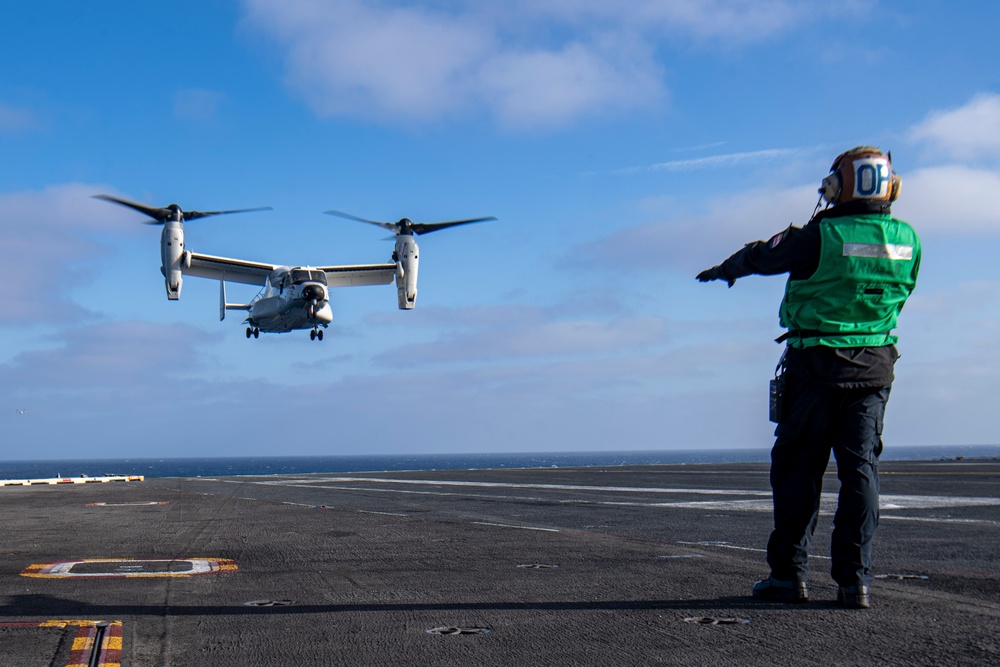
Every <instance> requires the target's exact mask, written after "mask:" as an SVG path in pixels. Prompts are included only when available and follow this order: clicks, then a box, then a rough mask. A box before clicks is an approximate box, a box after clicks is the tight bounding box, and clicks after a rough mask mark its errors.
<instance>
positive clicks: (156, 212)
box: [94, 195, 173, 222]
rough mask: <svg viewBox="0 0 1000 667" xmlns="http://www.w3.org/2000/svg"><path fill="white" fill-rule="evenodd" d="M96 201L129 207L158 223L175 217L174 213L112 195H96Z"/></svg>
mask: <svg viewBox="0 0 1000 667" xmlns="http://www.w3.org/2000/svg"><path fill="white" fill-rule="evenodd" d="M94 199H103V200H104V201H109V202H111V203H112V204H119V205H121V206H128V207H129V208H131V209H134V210H136V211H139V212H140V213H142V214H143V215H147V216H149V217H150V218H152V219H153V220H156V221H157V222H164V221H166V220H169V219H170V218H172V217H173V212H172V211H170V210H169V209H165V208H154V207H152V206H145V205H143V204H136V203H135V202H131V201H128V200H126V199H118V198H117V197H112V196H111V195H94Z"/></svg>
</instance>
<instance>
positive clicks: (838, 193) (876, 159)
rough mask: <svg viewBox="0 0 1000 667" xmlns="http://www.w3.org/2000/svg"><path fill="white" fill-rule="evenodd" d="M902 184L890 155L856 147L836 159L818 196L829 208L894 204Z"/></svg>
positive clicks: (871, 147)
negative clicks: (858, 203)
mask: <svg viewBox="0 0 1000 667" xmlns="http://www.w3.org/2000/svg"><path fill="white" fill-rule="evenodd" d="M901 186H902V181H901V180H900V178H899V176H897V175H896V174H895V173H893V171H892V154H891V153H888V154H887V153H883V152H882V151H881V150H879V149H878V148H876V147H874V146H858V147H857V148H852V149H851V150H849V151H845V152H843V153H841V154H840V155H838V156H837V159H836V160H834V161H833V164H832V165H831V166H830V173H829V175H827V177H826V178H824V179H823V183H822V185H820V188H819V193H820V195H821V196H822V197H823V199H825V200H826V201H827V203H829V204H844V203H846V202H849V201H859V200H860V201H872V202H885V203H889V202H892V201H896V199H897V198H898V197H899V190H900V187H901Z"/></svg>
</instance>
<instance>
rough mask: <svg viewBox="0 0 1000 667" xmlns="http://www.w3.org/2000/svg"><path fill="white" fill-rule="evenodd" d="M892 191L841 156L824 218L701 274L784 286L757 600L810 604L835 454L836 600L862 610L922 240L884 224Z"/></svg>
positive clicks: (886, 168)
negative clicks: (774, 278) (903, 332)
mask: <svg viewBox="0 0 1000 667" xmlns="http://www.w3.org/2000/svg"><path fill="white" fill-rule="evenodd" d="M899 188H900V180H899V177H898V176H896V175H895V174H894V173H893V171H892V161H891V155H887V154H884V153H882V151H880V150H879V149H877V148H873V147H871V146H859V147H857V148H854V149H852V150H849V151H847V152H845V153H843V154H841V155H840V156H838V157H837V159H836V160H835V161H834V163H833V166H832V167H831V168H830V173H829V175H828V176H827V177H826V178H825V179H823V183H822V186H821V188H820V190H819V192H820V195H821V199H820V202H822V201H823V200H826V202H827V208H826V209H824V210H822V211H820V212H819V213H814V215H813V218H812V219H811V220H810V221H809V222H808V223H807V224H806V225H805V226H804V227H802V228H799V227H794V226H790V227H789V228H788V229H786V230H784V231H781V232H778V233H777V234H775V235H774V236H772V237H771V239H770V240H768V241H756V242H754V243H750V244H747V245H746V246H745V247H744V248H743V249H741V250H740V251H738V252H737V253H735V254H734V255H733V256H732V257H730V258H729V259H727V260H726V261H724V262H722V264H719V265H718V266H713V267H712V268H710V269H707V270H705V271H702V272H701V273H699V274H698V280H700V281H702V282H707V281H710V280H725V281H727V282H728V283H729V286H730V287H732V285H733V283H734V282H735V281H736V279H738V278H742V277H743V276H747V275H751V274H758V275H776V274H781V273H787V274H789V276H788V282H787V285H786V287H785V295H784V298H783V299H782V302H781V307H780V310H779V320H780V323H781V326H783V327H785V328H786V329H788V331H787V332H786V333H785V334H784V335H783V336H781V338H779V339H778V342H783V341H787V346H786V349H785V352H784V354H783V356H782V360H781V362H780V363H779V367H780V368H781V369H783V371H784V372H783V374H782V375H781V379H779V380H778V382H779V383H782V382H783V386H784V389H783V391H782V396H781V400H780V403H781V407H780V414H778V415H772V420H774V421H776V422H777V427H776V428H775V432H774V434H775V441H774V447H773V449H772V450H771V489H772V495H773V501H774V530H773V531H772V533H771V537H770V539H769V540H768V544H767V562H768V565H769V566H770V568H771V572H770V575H769V576H768V578H766V579H764V580H762V581H758V582H757V583H756V584H754V586H753V597H755V598H760V599H764V600H774V601H780V602H805V601H807V600H808V599H809V589H808V586H807V579H808V574H809V564H808V553H809V544H810V542H811V540H812V536H813V532H814V530H815V528H816V521H817V517H818V515H819V506H820V492H821V491H822V485H823V474H824V471H825V470H826V467H827V464H828V463H829V460H830V452H831V451H832V452H833V455H834V457H835V458H836V461H837V477H838V478H839V479H840V496H839V498H838V503H837V512H836V515H835V516H834V520H833V536H832V543H831V556H832V559H833V565H832V570H831V574H832V575H833V579H834V580H835V581H836V582H837V584H838V585H839V591H838V594H837V600H838V601H839V602H840V604H842V605H843V606H845V607H848V608H855V609H858V608H861V609H866V608H868V607H869V606H870V600H869V587H870V585H871V580H872V569H871V568H872V541H873V539H874V537H875V529H876V527H877V525H878V499H879V483H878V457H879V454H881V452H882V418H883V415H884V413H885V405H886V402H887V401H888V399H889V390H890V388H891V386H892V381H893V379H894V375H893V365H894V364H895V362H896V359H897V358H898V357H899V353H898V352H897V351H896V346H895V343H896V340H897V338H896V336H894V335H893V334H892V330H893V329H894V328H895V327H896V319H897V317H898V315H899V313H900V311H901V310H902V308H903V304H904V303H905V302H906V299H907V297H909V296H910V293H911V292H912V291H913V288H914V286H915V284H916V279H917V271H918V269H919V268H920V239H919V238H918V237H917V234H916V233H915V232H914V231H913V228H912V227H910V225H908V224H907V223H905V222H903V221H901V220H897V219H895V218H893V217H892V214H891V213H890V206H891V204H892V202H893V201H894V200H895V199H896V198H897V197H898V196H899ZM818 207H819V204H817V208H818Z"/></svg>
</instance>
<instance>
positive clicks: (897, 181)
mask: <svg viewBox="0 0 1000 667" xmlns="http://www.w3.org/2000/svg"><path fill="white" fill-rule="evenodd" d="M902 189H903V179H901V178H900V177H899V176H897V175H896V174H893V175H892V185H891V186H890V188H889V201H896V200H897V199H899V191H900V190H902Z"/></svg>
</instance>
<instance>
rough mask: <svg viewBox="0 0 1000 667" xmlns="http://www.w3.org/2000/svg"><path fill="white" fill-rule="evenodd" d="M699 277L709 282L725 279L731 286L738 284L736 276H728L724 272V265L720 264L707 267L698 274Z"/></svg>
mask: <svg viewBox="0 0 1000 667" xmlns="http://www.w3.org/2000/svg"><path fill="white" fill-rule="evenodd" d="M697 278H698V280H700V281H701V282H703V283H707V282H710V281H712V280H725V281H726V282H727V283H729V286H730V287H732V286H733V285H735V284H736V279H735V278H727V277H726V276H724V275H723V274H722V267H720V266H713V267H712V268H710V269H705V270H704V271H702V272H701V273H699V274H698V276H697Z"/></svg>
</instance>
